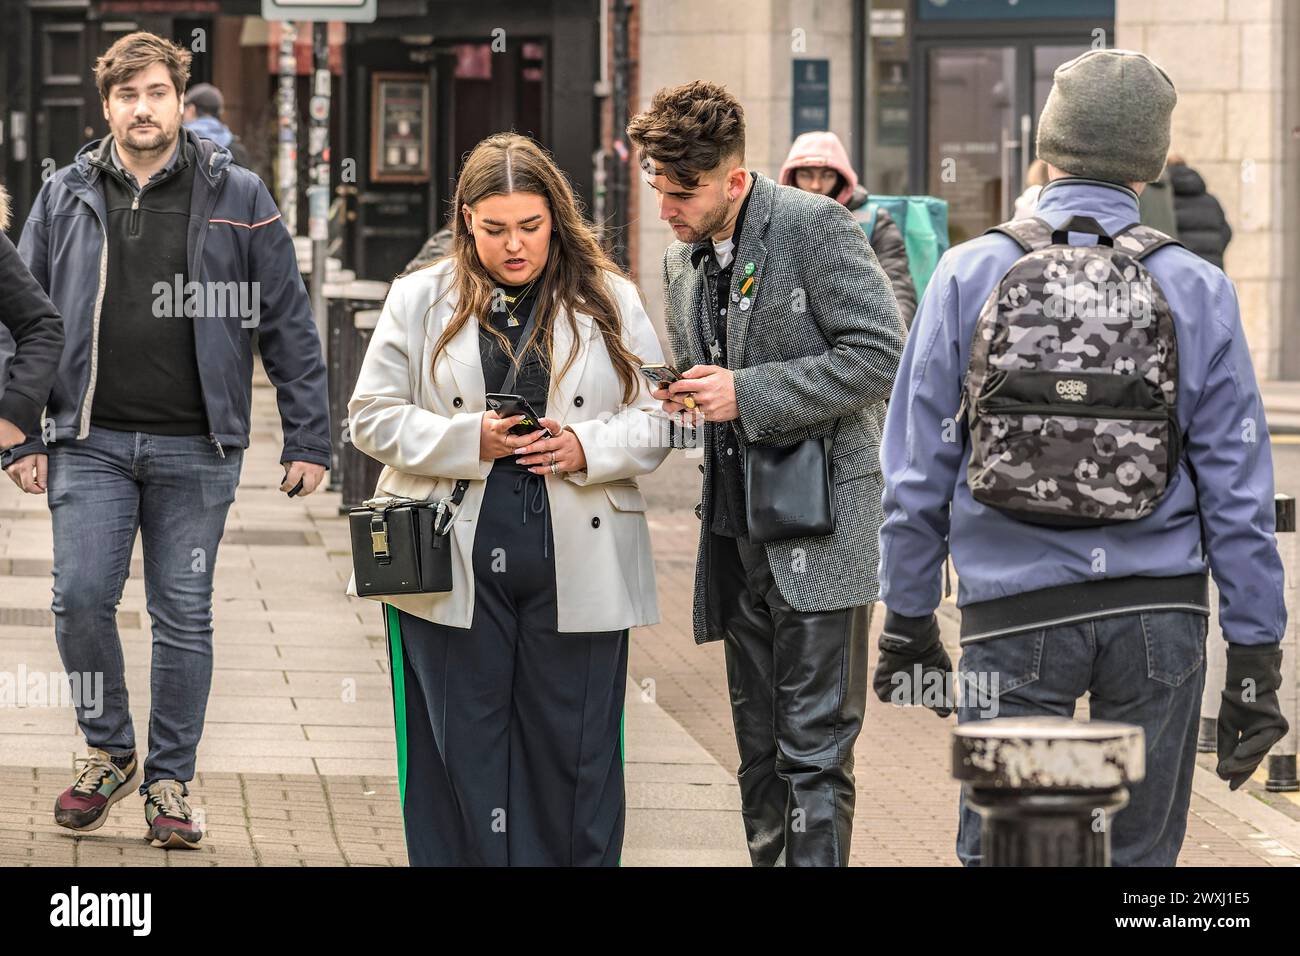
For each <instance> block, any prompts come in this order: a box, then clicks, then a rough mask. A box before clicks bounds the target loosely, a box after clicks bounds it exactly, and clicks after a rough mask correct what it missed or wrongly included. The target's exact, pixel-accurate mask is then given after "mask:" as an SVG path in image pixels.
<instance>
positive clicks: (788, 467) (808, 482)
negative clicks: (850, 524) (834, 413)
mask: <svg viewBox="0 0 1300 956" xmlns="http://www.w3.org/2000/svg"><path fill="white" fill-rule="evenodd" d="M839 428H840V426H839V422H836V423H835V428H834V430H833V431H832V432H831V433H830V434H829V435H824V436H823V437H821V438H805V439H804V440H803V441H800V442H795V443H794V444H793V445H780V446H778V445H749V446H747V447H746V448H745V452H744V455H745V520H746V522H747V523H748V525H749V537H750V540H751V541H757V542H759V543H765V542H768V541H780V540H782V539H784V538H805V537H812V536H815V535H826V534H831V533H832V532H833V531H834V530H835V465H834V458H833V457H832V453H831V448H832V446H833V445H834V444H835V435H836V433H837V432H838V431H839Z"/></svg>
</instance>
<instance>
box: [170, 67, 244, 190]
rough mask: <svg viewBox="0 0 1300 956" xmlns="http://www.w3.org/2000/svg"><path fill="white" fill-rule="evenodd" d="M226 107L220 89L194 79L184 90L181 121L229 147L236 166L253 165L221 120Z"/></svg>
mask: <svg viewBox="0 0 1300 956" xmlns="http://www.w3.org/2000/svg"><path fill="white" fill-rule="evenodd" d="M225 108H226V100H225V97H223V96H222V95H221V91H220V90H219V89H217V88H216V87H215V86H213V85H212V84H211V83H195V84H194V85H193V86H191V87H190V88H189V90H188V91H187V92H186V93H185V115H184V118H183V120H182V122H184V124H185V128H186V129H190V130H193V131H194V132H195V133H197V134H198V135H199V136H202V137H203V138H204V139H210V140H212V142H214V143H216V144H217V145H218V146H224V147H226V149H228V150H230V158H231V159H233V160H234V161H235V164H236V165H237V166H243V167H244V168H245V169H252V168H253V165H252V163H251V162H250V160H249V156H248V150H247V149H245V148H244V144H243V143H241V142H240V141H239V137H238V136H236V135H235V134H234V133H233V132H231V130H230V127H229V126H227V125H226V124H225V123H223V122H222V120H221V113H222V111H223V110H224V109H225Z"/></svg>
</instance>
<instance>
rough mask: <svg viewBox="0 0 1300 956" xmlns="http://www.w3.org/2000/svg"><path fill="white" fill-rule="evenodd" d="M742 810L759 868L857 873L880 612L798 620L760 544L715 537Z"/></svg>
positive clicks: (715, 583)
mask: <svg viewBox="0 0 1300 956" xmlns="http://www.w3.org/2000/svg"><path fill="white" fill-rule="evenodd" d="M710 545H711V550H710V555H711V565H712V574H711V587H710V590H711V591H712V592H713V596H714V597H715V598H716V603H714V606H713V607H711V608H710V611H711V613H714V614H716V615H718V620H719V621H720V622H721V623H722V624H723V626H724V628H725V632H726V636H725V638H724V647H725V651H726V659H727V683H728V686H729V687H730V691H731V713H732V719H733V721H734V723H735V727H736V742H737V744H738V746H739V749H740V769H739V771H738V773H737V779H738V780H739V782H740V800H741V810H742V813H743V816H744V820H745V836H746V839H747V841H748V843H749V855H750V858H751V860H752V861H753V863H754V865H755V866H775V865H780V864H782V863H784V864H785V865H787V866H847V865H848V862H849V844H850V841H851V838H852V830H853V804H854V797H855V790H854V781H853V744H854V742H855V741H856V740H857V737H858V732H859V731H860V730H861V729H862V715H863V711H864V709H865V706H866V696H867V631H868V627H869V624H870V616H871V606H870V605H867V606H863V607H854V608H847V609H845V610H842V611H818V612H802V611H796V610H794V609H793V608H792V607H790V605H789V604H787V603H786V601H785V599H784V598H782V597H781V592H780V591H779V590H778V589H777V585H776V581H775V580H774V579H773V577H772V570H771V568H770V567H769V565H768V560H767V554H766V551H765V549H764V547H763V545H761V544H756V543H753V542H751V541H750V540H749V539H748V538H737V539H732V538H724V537H721V536H718V535H714V536H713V538H712V540H711V542H710Z"/></svg>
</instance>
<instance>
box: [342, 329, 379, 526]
mask: <svg viewBox="0 0 1300 956" xmlns="http://www.w3.org/2000/svg"><path fill="white" fill-rule="evenodd" d="M380 312H381V310H380V309H360V310H358V311H356V312H354V313H353V314H352V330H351V331H352V342H351V345H350V346H349V347H348V348H345V349H344V350H343V354H344V355H345V356H347V360H346V361H345V362H344V366H343V369H342V372H341V374H342V375H344V376H345V377H346V378H347V381H348V382H349V383H350V384H349V385H348V394H349V397H350V396H351V393H352V388H353V387H354V386H355V384H356V380H357V375H358V374H359V373H360V371H361V360H362V359H363V358H364V357H365V354H366V348H367V346H369V345H370V337H371V336H372V335H373V334H374V331H375V323H376V322H378V321H379V315H380ZM346 408H347V400H346V399H345V400H344V409H345V417H346ZM341 432H342V429H340V433H341ZM340 462H341V468H340V471H342V472H343V494H342V501H341V502H340V503H339V514H341V515H345V514H347V513H348V512H349V511H351V510H352V509H353V508H355V507H357V506H358V505H360V504H361V502H363V501H365V500H366V499H367V498H370V497H371V496H372V495H374V493H375V483H376V482H378V481H379V473H380V472H381V471H383V470H384V466H383V465H382V464H381V463H380V462H377V461H375V459H373V458H371V457H370V456H369V455H363V454H362V453H361V452H359V451H357V447H356V446H355V445H353V444H352V442H351V441H350V440H349V441H345V442H343V450H342V457H341V459H340Z"/></svg>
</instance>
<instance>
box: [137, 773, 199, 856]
mask: <svg viewBox="0 0 1300 956" xmlns="http://www.w3.org/2000/svg"><path fill="white" fill-rule="evenodd" d="M144 818H145V820H146V821H147V822H148V824H149V832H148V833H147V834H145V839H146V840H148V841H149V843H150V845H151V846H156V847H158V848H160V849H165V850H195V849H198V845H199V841H200V840H201V839H203V828H202V827H200V826H199V825H198V823H196V822H195V820H194V815H193V814H192V813H191V812H190V805H189V802H188V801H186V799H185V788H184V786H182V785H181V783H180V781H177V780H155V781H154V782H153V783H151V784H149V788H148V790H147V791H146V792H145V796H144Z"/></svg>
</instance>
